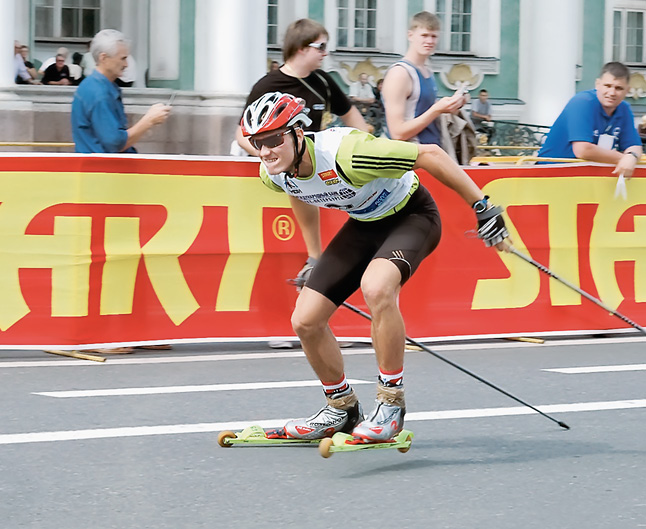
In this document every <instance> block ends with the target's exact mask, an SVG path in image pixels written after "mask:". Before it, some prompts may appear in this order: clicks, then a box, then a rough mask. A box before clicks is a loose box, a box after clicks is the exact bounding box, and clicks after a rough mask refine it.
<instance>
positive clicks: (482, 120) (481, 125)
mask: <svg viewBox="0 0 646 529" xmlns="http://www.w3.org/2000/svg"><path fill="white" fill-rule="evenodd" d="M491 108H492V107H491V101H489V92H487V90H486V89H485V88H483V89H482V90H480V92H478V99H476V100H475V101H473V102H472V103H471V121H472V122H473V126H474V127H475V129H476V130H477V131H478V132H481V133H483V134H484V135H486V137H487V138H486V141H489V142H491V138H492V137H493V133H494V128H493V126H492V124H491ZM483 140H484V138H483Z"/></svg>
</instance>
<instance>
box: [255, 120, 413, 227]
mask: <svg viewBox="0 0 646 529" xmlns="http://www.w3.org/2000/svg"><path fill="white" fill-rule="evenodd" d="M305 141H306V145H307V149H308V152H309V154H310V156H311V158H312V163H313V166H314V170H313V172H312V174H311V175H307V176H298V177H297V178H294V177H293V176H287V174H286V173H280V174H277V175H272V174H269V173H267V171H266V169H265V166H264V165H262V164H261V166H260V178H261V179H262V181H263V183H264V184H265V185H266V186H267V187H269V188H271V189H273V190H275V191H283V192H285V193H287V194H289V195H292V196H294V197H296V198H298V199H299V200H302V201H303V202H306V203H307V204H313V205H315V206H319V207H323V208H333V209H340V210H343V211H347V212H348V214H349V215H350V216H351V217H353V218H355V219H357V220H377V219H380V218H383V217H386V216H388V215H392V214H393V213H395V212H396V211H399V210H400V209H401V208H402V207H404V205H405V204H406V203H407V202H408V199H409V198H410V196H411V195H412V194H413V192H414V191H415V190H416V189H417V188H418V186H419V179H418V178H417V175H416V174H415V173H414V172H413V170H412V169H413V165H414V164H415V160H416V159H417V154H418V153H417V145H415V144H413V143H407V142H403V141H394V140H389V139H386V138H375V137H374V136H372V135H370V134H368V133H366V132H361V131H359V130H356V129H352V128H347V127H338V128H331V129H328V130H324V131H321V132H315V133H313V134H309V133H308V134H307V135H306V136H305Z"/></svg>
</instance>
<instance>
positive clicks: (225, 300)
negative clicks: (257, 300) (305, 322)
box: [215, 178, 289, 311]
mask: <svg viewBox="0 0 646 529" xmlns="http://www.w3.org/2000/svg"><path fill="white" fill-rule="evenodd" d="M235 180H236V184H235V188H234V187H229V188H228V190H229V192H230V194H228V195H227V204H228V206H229V250H230V253H229V258H228V259H227V263H226V265H225V267H224V271H223V272H222V281H221V282H220V289H219V291H218V297H217V302H216V305H215V310H216V311H248V310H249V303H250V300H251V291H252V289H253V284H254V282H255V280H256V272H257V271H258V267H259V266H260V261H261V259H262V254H263V253H264V249H265V245H264V242H263V226H262V211H263V207H265V206H268V207H271V206H273V207H276V206H286V207H289V202H288V200H287V197H286V195H284V194H283V193H276V192H273V191H269V190H268V189H267V188H265V186H264V185H262V184H260V187H261V188H263V191H265V190H266V191H267V193H264V194H263V199H262V200H258V199H256V200H253V199H252V197H254V195H255V196H256V197H258V184H259V183H260V181H259V179H255V178H237V179H235ZM272 194H273V195H274V196H273V197H271V195H272ZM265 197H266V198H265ZM269 197H271V198H273V200H271V201H270V200H269ZM277 199H278V200H277Z"/></svg>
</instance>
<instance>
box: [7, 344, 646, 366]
mask: <svg viewBox="0 0 646 529" xmlns="http://www.w3.org/2000/svg"><path fill="white" fill-rule="evenodd" d="M641 342H645V343H646V337H641V336H636V337H617V338H590V339H563V340H549V339H548V340H546V341H545V343H542V344H535V343H527V342H509V343H506V342H493V343H489V342H488V343H479V342H476V343H458V344H444V345H440V344H424V345H426V346H427V347H429V348H430V349H431V350H432V351H435V352H438V353H439V352H442V351H486V350H491V349H495V350H502V349H518V348H527V347H563V346H575V345H610V344H630V343H641ZM421 343H423V341H422V342H421ZM342 352H343V355H344V356H354V355H372V354H374V353H375V351H374V349H373V348H372V347H367V348H361V349H359V348H356V349H354V348H353V349H345V350H343V351H342ZM407 354H427V353H425V352H424V351H420V352H418V351H407ZM304 357H305V353H303V352H302V351H283V352H269V351H268V352H262V353H225V354H219V353H212V354H205V355H195V354H190V353H188V354H186V355H183V356H166V355H164V356H154V357H145V358H142V357H137V356H136V355H134V356H131V357H130V358H113V357H110V358H108V360H107V361H106V362H92V361H89V360H31V361H30V360H27V361H6V362H2V361H0V369H4V368H25V367H87V366H92V367H102V368H106V367H109V366H118V365H143V364H176V363H188V362H221V361H228V360H271V359H276V358H304Z"/></svg>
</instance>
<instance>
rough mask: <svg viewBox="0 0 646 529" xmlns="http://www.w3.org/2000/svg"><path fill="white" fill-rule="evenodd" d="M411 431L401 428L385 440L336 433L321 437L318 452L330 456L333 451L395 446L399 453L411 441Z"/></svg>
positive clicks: (405, 449) (406, 449)
mask: <svg viewBox="0 0 646 529" xmlns="http://www.w3.org/2000/svg"><path fill="white" fill-rule="evenodd" d="M413 437H414V435H413V432H411V431H410V430H402V431H401V432H399V433H398V434H397V435H396V436H395V437H393V438H392V439H388V440H386V441H366V440H364V439H361V438H358V437H354V436H353V435H352V434H347V433H342V432H339V433H336V434H334V435H333V436H332V437H326V438H325V439H321V442H320V443H319V453H320V454H321V455H322V456H323V457H325V458H328V457H330V456H331V455H332V454H333V453H335V452H356V451H358V450H379V449H382V448H386V449H388V448H396V449H397V450H398V451H399V452H401V453H406V452H408V450H409V449H410V446H411V444H412V442H413Z"/></svg>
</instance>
